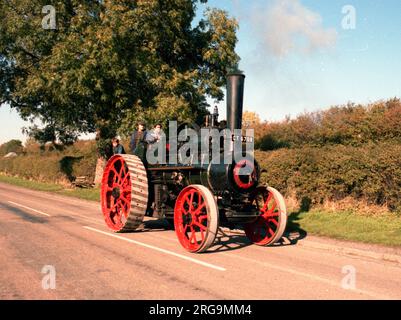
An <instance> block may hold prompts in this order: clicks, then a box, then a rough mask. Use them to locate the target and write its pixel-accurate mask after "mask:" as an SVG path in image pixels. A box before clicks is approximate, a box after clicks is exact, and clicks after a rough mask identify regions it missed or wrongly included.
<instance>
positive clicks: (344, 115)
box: [256, 99, 401, 151]
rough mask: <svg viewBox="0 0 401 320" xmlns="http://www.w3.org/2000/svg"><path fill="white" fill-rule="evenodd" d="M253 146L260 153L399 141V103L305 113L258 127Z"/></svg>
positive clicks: (353, 105) (350, 105)
mask: <svg viewBox="0 0 401 320" xmlns="http://www.w3.org/2000/svg"><path fill="white" fill-rule="evenodd" d="M258 130H259V133H258V137H260V138H258V139H257V141H256V147H257V148H258V149H261V150H263V151H270V150H277V149H281V148H288V147H289V148H298V147H300V146H304V145H308V146H319V147H320V146H326V145H335V144H344V145H352V146H360V145H363V144H364V143H368V142H372V141H373V142H378V141H385V140H394V139H398V141H401V100H400V99H391V100H388V101H379V102H376V103H372V104H369V105H367V106H363V105H355V104H352V103H349V104H347V105H345V106H336V107H332V108H330V109H328V110H323V111H317V112H311V113H305V114H302V115H300V116H298V117H297V118H295V119H292V120H291V119H289V118H287V119H286V120H284V121H281V122H272V123H264V124H262V125H259V126H258Z"/></svg>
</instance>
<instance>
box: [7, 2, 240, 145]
mask: <svg viewBox="0 0 401 320" xmlns="http://www.w3.org/2000/svg"><path fill="white" fill-rule="evenodd" d="M205 2H206V1H205V0H200V1H199V0H170V1H161V0H136V1H133V0H97V1H94V0H79V1H78V0H67V1H50V0H4V1H1V2H0V103H8V104H9V105H10V106H11V107H12V108H15V109H17V110H18V112H19V113H20V115H21V116H22V117H23V118H24V119H39V120H41V121H42V122H43V123H44V124H45V128H42V129H39V128H33V129H34V131H35V134H36V136H42V137H50V139H52V138H57V139H58V140H61V141H71V139H74V138H76V136H77V135H78V134H79V133H82V132H95V131H96V130H98V131H99V132H105V131H106V132H108V133H110V135H112V134H114V133H115V131H116V130H117V129H119V127H120V126H121V124H122V123H123V124H124V128H125V130H128V129H130V126H131V125H132V124H133V123H132V122H135V120H136V119H137V118H138V116H141V117H143V118H145V119H149V120H150V121H163V120H165V119H166V118H170V119H178V120H191V121H193V120H196V118H199V117H201V116H202V115H203V114H204V113H206V112H207V109H206V107H207V104H206V98H207V97H211V98H214V99H216V100H221V99H222V98H223V91H222V89H221V88H222V86H224V84H225V76H226V73H227V71H228V70H230V69H233V68H235V67H236V66H237V64H238V61H239V57H238V56H237V54H236V53H235V45H236V42H237V38H236V30H237V28H238V25H237V22H236V21H235V20H234V19H231V18H229V17H228V15H227V13H226V12H224V11H222V10H217V9H209V10H207V11H206V12H205V15H204V17H202V18H201V19H200V20H199V22H197V23H195V22H194V19H195V15H196V8H197V5H198V4H199V3H205ZM44 5H53V6H54V8H55V10H56V26H57V29H55V30H46V29H43V28H42V19H43V17H44V14H43V13H42V7H43V6H44ZM105 127H107V128H108V130H103V129H102V128H105ZM40 130H42V131H43V132H40ZM51 132H53V135H52V134H51ZM35 134H34V135H35Z"/></svg>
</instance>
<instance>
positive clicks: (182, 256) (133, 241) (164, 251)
mask: <svg viewBox="0 0 401 320" xmlns="http://www.w3.org/2000/svg"><path fill="white" fill-rule="evenodd" d="M84 228H85V229H87V230H91V231H94V232H97V233H101V234H104V235H106V236H109V237H112V238H116V239H120V240H124V241H127V242H129V243H133V244H136V245H139V246H142V247H146V248H149V249H153V250H156V251H159V252H162V253H165V254H169V255H172V256H175V257H177V258H181V259H184V260H187V261H191V262H193V263H196V264H199V265H201V266H204V267H208V268H211V269H215V270H218V271H226V268H223V267H220V266H216V265H214V264H210V263H207V262H203V261H201V260H197V259H194V258H190V257H187V256H184V255H182V254H179V253H175V252H173V251H169V250H166V249H162V248H158V247H155V246H152V245H150V244H146V243H143V242H139V241H136V240H132V239H128V238H125V237H121V236H118V235H116V234H112V233H108V232H104V231H102V230H98V229H95V228H91V227H87V226H85V227H84Z"/></svg>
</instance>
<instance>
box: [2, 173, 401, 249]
mask: <svg viewBox="0 0 401 320" xmlns="http://www.w3.org/2000/svg"><path fill="white" fill-rule="evenodd" d="M0 182H5V183H9V184H12V185H16V186H19V187H24V188H28V189H32V190H38V191H47V192H53V193H56V194H61V195H65V196H70V197H76V198H80V199H85V200H91V201H99V191H100V190H99V189H98V188H96V189H65V188H63V187H62V186H60V185H57V184H51V183H43V182H36V181H29V180H24V179H21V178H16V177H9V176H5V175H0ZM288 230H290V231H306V232H307V233H308V234H314V235H320V236H326V237H331V238H336V239H341V240H351V241H359V242H365V243H375V244H382V245H388V246H401V217H400V216H399V215H396V214H391V213H388V214H382V215H380V216H369V215H361V214H358V213H357V212H352V211H336V212H329V211H319V210H312V211H310V212H306V213H294V214H292V215H291V216H290V218H289V223H288Z"/></svg>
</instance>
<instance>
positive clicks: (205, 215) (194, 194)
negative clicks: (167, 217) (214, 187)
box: [174, 185, 219, 253]
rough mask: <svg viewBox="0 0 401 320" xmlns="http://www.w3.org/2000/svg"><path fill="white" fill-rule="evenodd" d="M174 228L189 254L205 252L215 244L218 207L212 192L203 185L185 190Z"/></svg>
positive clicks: (176, 211)
mask: <svg viewBox="0 0 401 320" xmlns="http://www.w3.org/2000/svg"><path fill="white" fill-rule="evenodd" d="M174 227H175V232H176V234H177V237H178V240H179V241H180V243H181V245H182V246H183V247H184V248H185V249H186V250H188V251H189V252H197V253H200V252H204V251H206V250H207V249H208V248H209V247H210V246H211V245H212V244H213V242H214V240H215V238H216V235H217V230H218V227H219V222H218V207H217V203H216V199H215V198H214V196H213V194H212V192H211V191H210V190H209V189H207V188H206V187H204V186H201V185H191V186H188V187H186V188H184V189H183V190H182V191H181V192H180V194H179V196H178V198H177V201H176V204H175V208H174Z"/></svg>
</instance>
